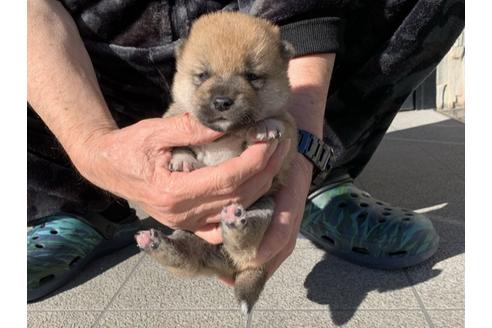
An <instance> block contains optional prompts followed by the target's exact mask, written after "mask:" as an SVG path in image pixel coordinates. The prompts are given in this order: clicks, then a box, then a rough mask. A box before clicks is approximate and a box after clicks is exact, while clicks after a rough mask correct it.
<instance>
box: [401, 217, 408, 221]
mask: <svg viewBox="0 0 492 328" xmlns="http://www.w3.org/2000/svg"><path fill="white" fill-rule="evenodd" d="M402 221H410V218H409V217H404V218H403V219H402Z"/></svg>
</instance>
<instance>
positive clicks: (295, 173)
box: [219, 154, 313, 285]
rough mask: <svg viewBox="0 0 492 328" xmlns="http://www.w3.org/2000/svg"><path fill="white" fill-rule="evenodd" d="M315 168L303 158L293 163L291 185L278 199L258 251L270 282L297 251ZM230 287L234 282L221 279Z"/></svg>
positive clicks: (288, 180) (286, 186)
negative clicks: (298, 236)
mask: <svg viewBox="0 0 492 328" xmlns="http://www.w3.org/2000/svg"><path fill="white" fill-rule="evenodd" d="M312 170H313V169H312V164H311V163H310V162H309V161H308V160H307V159H306V158H304V157H303V156H302V155H301V154H296V157H295V159H294V160H293V161H292V164H291V167H290V170H289V175H288V178H287V183H286V184H285V186H283V187H282V188H281V189H280V190H279V191H278V192H277V194H276V195H275V212H274V214H273V218H272V222H271V223H270V226H269V227H268V229H267V231H266V232H265V236H264V237H263V241H262V243H261V245H260V248H259V250H258V254H257V257H256V259H255V260H254V264H255V265H263V264H265V263H266V268H267V272H268V277H269V278H270V277H271V276H272V275H273V273H274V272H275V271H276V270H277V269H278V267H279V266H280V265H281V264H282V262H284V261H285V260H286V259H287V258H288V257H289V256H290V254H291V253H292V251H293V250H294V247H295V245H296V241H297V235H298V234H299V229H300V226H301V221H302V217H303V214H304V206H305V204H306V198H307V195H308V193H309V187H310V184H311V176H312ZM219 279H220V280H221V281H222V282H224V283H225V284H227V285H234V281H233V280H231V279H228V278H225V277H220V278H219Z"/></svg>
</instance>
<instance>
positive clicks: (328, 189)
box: [301, 179, 439, 269]
mask: <svg viewBox="0 0 492 328" xmlns="http://www.w3.org/2000/svg"><path fill="white" fill-rule="evenodd" d="M301 233H302V234H303V235H304V236H305V237H307V238H308V239H310V240H311V241H313V242H314V243H315V244H317V245H319V246H321V247H322V248H324V249H325V250H327V251H328V252H330V253H332V254H333V255H336V256H338V257H341V258H343V259H345V260H348V261H350V262H353V263H356V264H360V265H363V266H368V267H374V268H380V269H399V268H405V267H409V266H412V265H415V264H418V263H420V262H422V261H425V260H426V259H428V258H429V257H431V256H432V255H433V254H434V253H435V252H436V251H437V248H438V245H439V236H438V235H437V233H436V230H435V229H434V226H433V225H432V222H431V221H430V220H429V218H428V217H426V216H424V215H422V214H418V213H415V212H413V211H411V210H408V209H404V208H399V207H394V206H391V205H390V204H388V203H386V202H383V201H380V200H377V199H375V198H373V197H372V196H371V195H370V194H368V193H367V192H365V191H362V190H360V189H359V188H357V187H356V186H354V184H353V181H352V180H351V179H345V180H344V181H342V182H339V183H335V184H332V185H327V186H324V187H322V188H320V189H318V190H317V191H315V192H313V193H312V194H311V195H310V196H309V197H308V200H307V202H306V209H305V211H304V218H303V221H302V225H301Z"/></svg>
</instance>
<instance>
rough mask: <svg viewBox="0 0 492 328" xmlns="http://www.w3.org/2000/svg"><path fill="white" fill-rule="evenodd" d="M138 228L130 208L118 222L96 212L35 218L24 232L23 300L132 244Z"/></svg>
mask: <svg viewBox="0 0 492 328" xmlns="http://www.w3.org/2000/svg"><path fill="white" fill-rule="evenodd" d="M139 228H140V221H139V220H138V218H137V216H136V215H135V212H134V211H133V210H132V211H131V215H130V216H128V217H127V218H126V219H125V220H124V221H123V222H121V223H118V224H116V223H113V222H110V221H108V220H106V219H105V218H104V217H102V216H101V215H97V214H91V215H90V217H88V216H84V217H82V216H78V215H74V214H66V213H60V214H56V215H50V216H47V217H44V218H42V219H39V220H37V221H36V223H35V225H34V226H33V227H32V229H31V230H29V231H28V232H27V301H28V302H32V301H35V300H38V299H40V298H42V297H44V296H46V295H48V294H50V293H51V292H53V291H54V290H56V289H58V288H59V287H61V286H63V285H64V284H66V283H67V282H68V281H70V280H72V279H73V278H74V277H75V276H76V275H78V273H79V272H80V271H81V270H82V269H83V268H84V267H85V266H86V265H87V264H88V263H89V262H90V261H92V260H94V259H96V258H98V257H101V256H103V255H106V254H109V253H111V252H113V251H115V250H117V249H120V248H122V247H124V246H126V245H129V244H131V243H133V242H134V238H133V236H134V235H135V233H136V232H137V231H138V230H139Z"/></svg>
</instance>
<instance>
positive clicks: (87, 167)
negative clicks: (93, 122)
mask: <svg viewBox="0 0 492 328" xmlns="http://www.w3.org/2000/svg"><path fill="white" fill-rule="evenodd" d="M116 129H117V127H115V126H111V125H98V126H91V127H90V128H86V129H84V132H83V133H81V134H80V137H78V138H70V139H68V140H67V142H66V145H64V147H65V150H66V152H67V154H68V156H69V157H70V159H71V160H72V163H73V164H74V166H75V167H76V168H77V169H78V170H79V172H80V174H82V175H83V176H84V177H85V178H87V179H89V180H90V181H92V179H91V178H92V176H91V175H92V174H90V173H89V172H90V171H91V167H93V166H94V163H93V162H94V161H95V158H96V157H97V156H99V155H101V153H102V152H103V150H102V149H101V145H103V144H105V143H104V141H103V139H104V138H105V137H106V136H107V135H109V134H110V133H111V132H113V131H115V130H116Z"/></svg>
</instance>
